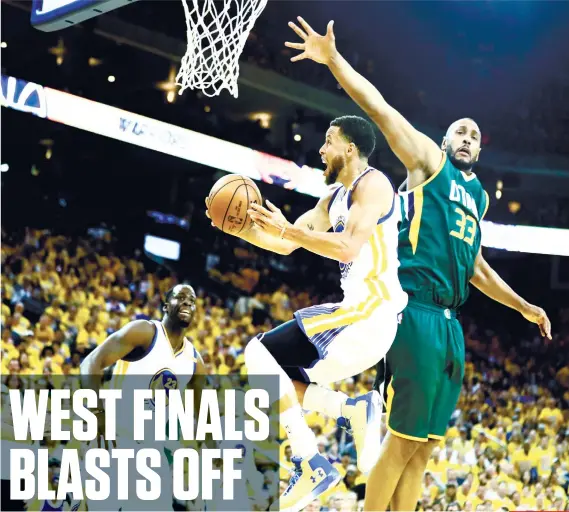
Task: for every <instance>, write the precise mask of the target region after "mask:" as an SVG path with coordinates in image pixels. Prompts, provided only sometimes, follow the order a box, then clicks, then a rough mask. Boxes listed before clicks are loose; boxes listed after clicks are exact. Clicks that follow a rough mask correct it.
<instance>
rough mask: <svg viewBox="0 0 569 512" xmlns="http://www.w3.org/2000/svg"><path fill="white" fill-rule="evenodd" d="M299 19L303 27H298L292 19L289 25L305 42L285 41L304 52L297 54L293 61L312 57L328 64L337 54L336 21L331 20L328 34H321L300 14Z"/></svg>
mask: <svg viewBox="0 0 569 512" xmlns="http://www.w3.org/2000/svg"><path fill="white" fill-rule="evenodd" d="M298 21H299V23H300V24H301V25H302V28H300V27H298V26H297V25H296V24H294V23H293V22H292V21H289V23H288V26H289V27H290V28H292V29H293V30H294V31H295V32H296V34H297V35H298V37H300V38H301V39H302V40H303V41H304V42H303V43H289V42H288V41H287V42H286V43H285V46H287V47H288V48H294V49H295V50H302V53H301V54H299V55H295V56H294V57H293V58H292V59H290V60H291V61H292V62H296V61H299V60H304V59H311V60H313V61H314V62H318V63H319V64H326V65H328V63H329V62H330V60H331V59H332V57H333V56H334V55H335V54H336V51H337V50H336V38H335V36H334V30H333V27H334V22H333V21H330V22H329V23H328V27H327V29H326V35H323V36H321V35H320V34H318V33H317V32H314V30H313V29H312V27H311V26H310V25H309V24H308V23H306V21H304V20H303V19H302V18H301V17H300V16H298Z"/></svg>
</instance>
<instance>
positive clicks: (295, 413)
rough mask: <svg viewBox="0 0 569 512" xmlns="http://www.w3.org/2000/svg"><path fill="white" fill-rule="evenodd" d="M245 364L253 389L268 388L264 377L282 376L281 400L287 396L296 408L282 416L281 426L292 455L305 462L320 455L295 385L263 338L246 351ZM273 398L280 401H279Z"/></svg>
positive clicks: (290, 409)
mask: <svg viewBox="0 0 569 512" xmlns="http://www.w3.org/2000/svg"><path fill="white" fill-rule="evenodd" d="M245 364H246V365H247V373H248V376H249V384H250V385H251V387H252V388H255V387H263V385H266V377H264V376H266V375H276V376H278V378H279V397H278V398H279V399H280V398H283V397H284V396H286V397H287V398H289V399H290V400H291V402H292V403H293V404H294V405H293V406H292V407H290V408H289V409H287V410H286V411H284V412H283V413H282V414H281V415H280V420H281V423H282V425H283V427H284V428H285V430H286V432H287V434H288V439H289V441H290V446H291V448H292V453H293V454H294V455H298V456H300V457H302V458H307V457H308V458H309V457H312V456H313V455H315V454H316V453H317V452H318V447H317V445H316V436H315V435H314V432H312V430H311V429H310V428H309V427H308V425H307V424H306V420H305V419H304V416H303V414H302V409H301V408H300V404H299V403H298V399H297V397H296V391H295V389H294V384H293V383H292V380H291V379H290V377H289V376H288V375H287V374H286V373H285V371H284V370H283V369H282V367H281V366H280V365H279V363H278V362H277V361H276V359H275V358H274V357H273V356H272V355H271V353H270V352H269V351H268V350H267V348H266V347H265V346H264V345H263V344H262V343H261V341H260V340H259V338H253V339H252V340H251V341H250V342H249V343H248V344H247V346H246V347H245ZM263 378H264V379H265V380H263ZM272 398H273V399H276V398H277V397H272Z"/></svg>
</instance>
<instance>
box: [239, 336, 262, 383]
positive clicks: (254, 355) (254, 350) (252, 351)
mask: <svg viewBox="0 0 569 512" xmlns="http://www.w3.org/2000/svg"><path fill="white" fill-rule="evenodd" d="M243 356H244V358H245V366H246V367H247V371H248V372H249V373H250V374H251V373H258V371H263V369H266V360H267V349H266V348H265V346H264V345H263V343H262V342H261V339H260V338H259V336H255V337H254V338H253V339H252V340H251V341H250V342H249V343H247V345H246V346H245V350H244V351H243Z"/></svg>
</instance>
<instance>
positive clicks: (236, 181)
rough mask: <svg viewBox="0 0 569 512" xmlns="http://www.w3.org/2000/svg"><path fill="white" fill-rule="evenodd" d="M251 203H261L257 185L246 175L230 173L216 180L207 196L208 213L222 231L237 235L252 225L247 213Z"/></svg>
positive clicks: (261, 199)
mask: <svg viewBox="0 0 569 512" xmlns="http://www.w3.org/2000/svg"><path fill="white" fill-rule="evenodd" d="M251 203H257V204H262V203H263V198H262V196H261V192H260V190H259V189H258V187H257V185H255V183H254V182H253V180H251V179H250V178H247V177H246V176H241V175H239V174H230V175H228V176H224V177H223V178H221V179H219V180H217V182H216V183H215V185H214V186H213V187H212V189H211V191H210V193H209V196H208V209H207V211H208V213H209V216H210V218H211V221H212V222H213V223H214V224H215V226H216V227H217V228H219V229H221V231H223V232H224V233H229V234H231V235H238V234H239V233H241V232H242V231H244V230H245V231H246V230H247V229H249V228H250V227H251V225H252V221H251V219H250V218H249V215H248V214H247V210H248V209H249V206H250V205H251Z"/></svg>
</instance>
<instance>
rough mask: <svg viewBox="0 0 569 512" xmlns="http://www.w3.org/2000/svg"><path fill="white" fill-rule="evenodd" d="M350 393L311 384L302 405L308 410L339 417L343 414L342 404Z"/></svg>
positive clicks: (335, 417)
mask: <svg viewBox="0 0 569 512" xmlns="http://www.w3.org/2000/svg"><path fill="white" fill-rule="evenodd" d="M348 398H349V397H348V395H346V394H345V393H342V392H341V391H333V390H331V389H328V388H324V387H322V386H319V385H318V384H310V385H309V386H308V388H307V389H306V391H305V393H304V400H303V402H302V407H303V408H304V409H306V410H308V411H316V412H321V413H323V414H326V415H327V416H330V417H331V418H334V419H338V418H339V417H340V416H342V406H343V405H344V404H345V403H346V400H347V399H348Z"/></svg>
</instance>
